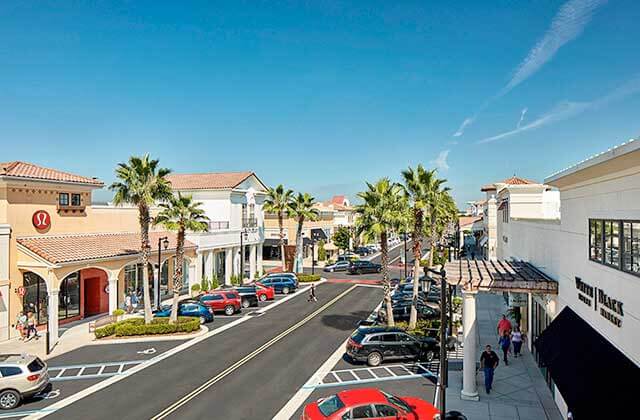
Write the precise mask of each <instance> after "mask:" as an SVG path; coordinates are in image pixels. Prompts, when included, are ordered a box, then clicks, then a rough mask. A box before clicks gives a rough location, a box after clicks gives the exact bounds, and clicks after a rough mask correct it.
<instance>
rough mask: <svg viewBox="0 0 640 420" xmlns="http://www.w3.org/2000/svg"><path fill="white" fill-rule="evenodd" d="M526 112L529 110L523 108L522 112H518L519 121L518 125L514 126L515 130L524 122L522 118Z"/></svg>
mask: <svg viewBox="0 0 640 420" xmlns="http://www.w3.org/2000/svg"><path fill="white" fill-rule="evenodd" d="M528 110H529V108H524V109H523V110H522V112H520V120H519V121H518V124H516V128H520V125H521V124H522V122H523V121H524V116H525V114H526V113H527V111H528Z"/></svg>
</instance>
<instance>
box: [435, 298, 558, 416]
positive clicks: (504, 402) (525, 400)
mask: <svg viewBox="0 0 640 420" xmlns="http://www.w3.org/2000/svg"><path fill="white" fill-rule="evenodd" d="M476 305H477V306H476V310H477V322H478V335H479V342H478V347H477V348H478V357H477V360H480V352H481V351H482V349H484V346H485V345H487V344H490V345H491V346H492V347H493V348H494V350H495V351H496V353H498V355H499V356H500V357H502V356H501V354H502V352H501V351H498V336H497V333H496V326H497V325H498V320H499V319H500V317H501V315H502V314H503V313H505V312H506V309H507V308H506V306H505V304H504V299H503V297H502V295H494V294H488V293H479V294H478V295H477V298H476ZM525 346H526V345H525ZM525 346H523V347H522V351H523V355H522V356H521V357H519V358H517V359H515V358H513V357H511V358H510V360H509V365H508V366H505V364H504V362H503V361H502V360H501V361H500V365H499V366H498V368H497V369H496V371H495V376H494V380H493V389H492V391H491V394H488V395H487V393H486V392H485V389H484V376H483V373H482V372H478V374H477V376H476V381H477V384H478V393H479V394H480V401H466V400H461V399H460V390H461V389H462V372H461V371H455V372H449V387H448V388H447V411H449V410H458V411H461V412H462V413H464V414H465V415H466V416H467V418H468V419H469V420H485V419H489V420H507V419H510V420H544V419H547V420H560V419H562V416H561V415H560V412H559V410H558V408H557V407H556V404H555V402H554V400H553V396H552V394H551V390H550V389H549V387H548V386H547V383H546V382H545V381H544V378H543V377H542V374H541V373H540V370H539V368H538V366H537V364H536V362H535V361H534V359H533V356H532V355H531V353H530V352H529V350H528V349H527V348H526V347H525Z"/></svg>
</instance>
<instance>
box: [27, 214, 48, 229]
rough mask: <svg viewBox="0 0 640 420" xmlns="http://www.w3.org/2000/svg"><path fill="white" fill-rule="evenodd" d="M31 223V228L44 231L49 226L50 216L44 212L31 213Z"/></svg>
mask: <svg viewBox="0 0 640 420" xmlns="http://www.w3.org/2000/svg"><path fill="white" fill-rule="evenodd" d="M31 221H32V222H33V227H35V228H36V229H38V230H46V229H49V227H50V226H51V216H49V213H47V212H46V211H44V210H38V211H37V212H35V213H33V217H32V218H31Z"/></svg>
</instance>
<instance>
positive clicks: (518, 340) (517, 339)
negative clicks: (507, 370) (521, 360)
mask: <svg viewBox="0 0 640 420" xmlns="http://www.w3.org/2000/svg"><path fill="white" fill-rule="evenodd" d="M525 337H526V335H522V332H520V328H519V327H515V328H514V330H513V332H512V333H511V342H512V343H513V357H515V358H517V357H518V356H520V349H521V348H522V342H523V341H524V339H525Z"/></svg>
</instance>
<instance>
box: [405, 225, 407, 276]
mask: <svg viewBox="0 0 640 420" xmlns="http://www.w3.org/2000/svg"><path fill="white" fill-rule="evenodd" d="M404 279H405V280H406V279H407V232H405V233H404Z"/></svg>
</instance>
